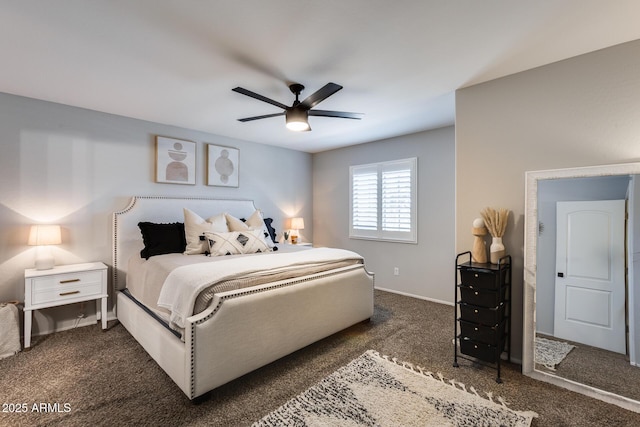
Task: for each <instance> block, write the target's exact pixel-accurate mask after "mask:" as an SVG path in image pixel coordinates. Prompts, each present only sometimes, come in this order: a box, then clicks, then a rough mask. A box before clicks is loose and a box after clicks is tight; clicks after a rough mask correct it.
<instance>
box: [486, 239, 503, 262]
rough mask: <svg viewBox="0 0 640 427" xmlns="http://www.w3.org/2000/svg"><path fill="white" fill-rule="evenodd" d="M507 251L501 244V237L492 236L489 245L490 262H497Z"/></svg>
mask: <svg viewBox="0 0 640 427" xmlns="http://www.w3.org/2000/svg"><path fill="white" fill-rule="evenodd" d="M506 253H507V251H506V250H505V249H504V245H503V244H502V237H494V238H493V239H491V246H489V260H490V261H491V264H497V263H498V262H499V261H500V258H502V257H503V256H505V255H506Z"/></svg>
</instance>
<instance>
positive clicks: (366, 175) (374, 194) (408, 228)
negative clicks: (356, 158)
mask: <svg viewBox="0 0 640 427" xmlns="http://www.w3.org/2000/svg"><path fill="white" fill-rule="evenodd" d="M349 172H350V188H351V194H350V215H351V218H350V228H349V237H352V238H360V239H376V240H391V241H399V242H410V243H417V230H416V228H417V227H416V218H417V213H416V210H417V204H416V193H417V191H416V182H417V179H416V174H417V159H416V158H411V159H404V160H396V161H392V162H384V163H375V164H368V165H359V166H351V168H350V169H349Z"/></svg>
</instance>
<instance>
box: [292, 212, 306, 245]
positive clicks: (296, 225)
mask: <svg viewBox="0 0 640 427" xmlns="http://www.w3.org/2000/svg"><path fill="white" fill-rule="evenodd" d="M303 229H304V219H303V218H291V243H292V244H294V245H295V244H297V243H298V237H299V234H298V231H299V230H303Z"/></svg>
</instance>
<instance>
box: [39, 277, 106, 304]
mask: <svg viewBox="0 0 640 427" xmlns="http://www.w3.org/2000/svg"><path fill="white" fill-rule="evenodd" d="M101 293H102V283H100V282H93V283H91V282H89V283H84V284H71V286H58V288H55V289H46V290H35V291H34V292H33V293H32V294H31V300H32V304H33V305H37V304H46V303H50V302H56V303H63V302H64V301H65V300H74V299H76V298H84V297H90V296H92V295H96V296H97V295H100V294H101Z"/></svg>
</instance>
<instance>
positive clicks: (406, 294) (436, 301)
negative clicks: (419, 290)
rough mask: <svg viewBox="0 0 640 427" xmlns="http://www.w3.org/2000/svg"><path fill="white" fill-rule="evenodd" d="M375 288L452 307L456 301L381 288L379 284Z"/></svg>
mask: <svg viewBox="0 0 640 427" xmlns="http://www.w3.org/2000/svg"><path fill="white" fill-rule="evenodd" d="M375 289H377V290H379V291H385V292H391V293H392V294H398V295H404V296H405V297H411V298H417V299H421V300H425V301H431V302H435V303H437V304H444V305H449V306H451V307H453V306H454V305H455V304H454V303H452V302H449V301H442V300H439V299H435V298H429V297H423V296H422V295H414V294H410V293H407V292H400V291H396V290H395V289H386V288H380V287H378V286H376V287H375Z"/></svg>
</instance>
